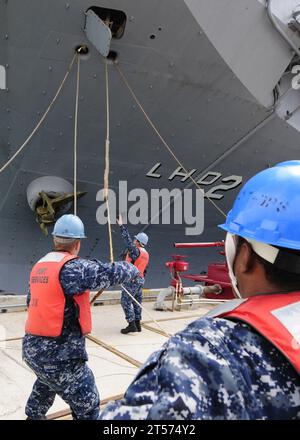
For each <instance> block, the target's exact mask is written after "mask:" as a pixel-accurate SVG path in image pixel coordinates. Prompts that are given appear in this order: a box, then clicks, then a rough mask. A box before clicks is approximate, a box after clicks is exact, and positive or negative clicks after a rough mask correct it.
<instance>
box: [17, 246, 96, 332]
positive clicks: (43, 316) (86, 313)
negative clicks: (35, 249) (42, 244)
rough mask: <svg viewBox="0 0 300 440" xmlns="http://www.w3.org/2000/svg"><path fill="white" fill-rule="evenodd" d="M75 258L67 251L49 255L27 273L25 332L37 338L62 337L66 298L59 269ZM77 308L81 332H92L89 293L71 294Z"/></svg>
mask: <svg viewBox="0 0 300 440" xmlns="http://www.w3.org/2000/svg"><path fill="white" fill-rule="evenodd" d="M75 258H78V257H75V256H74V255H71V254H69V253H67V252H50V253H49V254H47V255H46V256H45V257H44V258H42V259H41V260H39V261H38V262H37V263H36V264H35V265H34V267H33V268H32V271H31V274H30V304H29V308H28V318H27V322H26V327H25V331H26V333H28V334H31V335H36V336H47V337H58V336H60V335H61V332H62V328H63V323H64V312H65V303H66V298H65V294H64V291H63V288H62V286H61V284H60V280H59V274H60V271H61V269H62V267H63V266H64V265H65V264H66V263H67V262H68V261H70V260H73V259H75ZM73 298H74V301H75V302H76V304H77V306H78V308H79V318H78V321H79V324H80V328H81V332H82V334H83V335H86V334H88V333H90V332H91V330H92V319H91V307H90V292H89V291H86V292H84V293H83V294H80V295H74V297H73Z"/></svg>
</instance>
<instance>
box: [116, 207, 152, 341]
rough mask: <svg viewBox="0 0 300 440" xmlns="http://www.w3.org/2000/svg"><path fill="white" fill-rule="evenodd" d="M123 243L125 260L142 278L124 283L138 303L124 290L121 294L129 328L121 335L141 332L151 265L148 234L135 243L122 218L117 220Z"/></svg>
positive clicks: (142, 234) (139, 237)
mask: <svg viewBox="0 0 300 440" xmlns="http://www.w3.org/2000/svg"><path fill="white" fill-rule="evenodd" d="M117 222H118V224H119V226H120V230H121V236H122V238H123V241H124V243H125V245H126V251H125V255H124V258H126V260H127V261H130V262H132V263H133V264H134V265H135V266H136V267H137V268H138V269H139V272H140V276H139V277H137V278H136V279H135V280H133V281H129V282H128V283H124V284H123V285H124V287H125V289H126V290H127V291H128V292H129V293H130V294H131V295H132V296H133V297H134V299H135V300H136V301H137V303H138V304H137V303H136V302H135V301H134V300H133V299H132V298H131V297H130V296H129V295H128V293H127V292H126V290H125V289H124V288H123V289H122V293H121V306H122V308H123V311H124V314H125V319H126V321H127V322H128V326H127V327H126V328H124V329H122V330H121V333H123V334H127V333H134V332H141V331H142V328H141V319H142V309H141V307H140V306H139V304H142V295H143V291H142V289H143V286H144V284H145V273H146V270H147V266H148V263H149V254H148V252H147V251H146V249H145V246H146V245H147V244H148V236H147V234H145V233H143V232H141V233H139V234H137V235H136V236H135V240H134V241H133V240H132V239H131V237H130V235H129V232H128V229H127V228H126V226H125V225H124V224H123V220H122V216H121V215H120V216H119V219H118V220H117Z"/></svg>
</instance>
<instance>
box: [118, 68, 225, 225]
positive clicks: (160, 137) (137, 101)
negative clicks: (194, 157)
mask: <svg viewBox="0 0 300 440" xmlns="http://www.w3.org/2000/svg"><path fill="white" fill-rule="evenodd" d="M114 65H115V67H116V69H117V71H118V72H119V74H120V76H121V78H122V80H123V82H124V84H125V85H126V87H127V88H128V90H129V92H130V94H131V95H132V97H133V99H134V100H135V102H136V104H137V105H138V107H139V108H140V110H141V111H142V113H143V115H144V116H145V118H146V120H147V121H148V122H149V124H150V126H151V127H152V129H153V130H154V132H155V133H156V135H157V136H158V138H159V139H160V140H161V142H162V144H163V145H164V146H165V147H166V149H167V150H168V151H169V153H170V154H171V156H172V157H173V158H174V159H175V161H176V162H177V163H178V165H179V166H180V167H181V168H182V169H183V170H184V172H185V173H186V174H189V173H188V171H187V169H186V168H185V166H184V165H183V164H182V162H181V161H180V160H179V159H178V157H177V156H176V154H175V153H174V151H173V149H172V148H171V147H170V145H169V144H168V143H167V141H166V140H165V139H164V138H163V136H162V135H161V134H160V132H159V130H158V129H157V127H156V126H155V124H154V123H153V121H152V119H151V118H150V116H149V115H148V113H147V112H146V110H145V109H144V107H143V105H142V104H141V102H140V100H139V99H138V97H137V96H136V94H135V92H134V91H133V89H132V87H131V86H130V84H129V82H128V80H127V78H126V76H125V75H124V73H123V72H122V70H121V68H120V66H119V65H118V64H117V63H114ZM189 178H190V179H191V180H192V182H193V183H194V184H195V185H196V187H197V188H198V189H199V190H200V191H201V192H202V193H203V194H204V190H203V188H201V187H200V185H199V184H198V183H197V181H196V180H195V179H194V178H193V176H189ZM206 198H207V199H208V200H209V201H210V203H211V204H212V205H213V206H214V207H215V208H216V209H217V210H218V211H219V212H220V213H221V214H222V215H223V216H224V217H226V214H225V212H224V211H223V210H222V209H221V208H220V207H219V206H218V205H217V204H216V203H215V202H214V201H213V200H212V199H211V198H210V197H209V196H207V195H206Z"/></svg>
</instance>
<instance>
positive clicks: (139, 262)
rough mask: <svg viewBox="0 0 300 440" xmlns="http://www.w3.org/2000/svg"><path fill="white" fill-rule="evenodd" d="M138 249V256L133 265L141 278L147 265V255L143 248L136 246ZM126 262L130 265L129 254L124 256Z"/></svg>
mask: <svg viewBox="0 0 300 440" xmlns="http://www.w3.org/2000/svg"><path fill="white" fill-rule="evenodd" d="M138 248H139V251H140V255H139V256H138V257H137V259H136V260H135V262H134V263H133V264H134V265H135V266H136V267H137V268H138V270H139V272H140V275H141V277H144V274H145V270H146V268H147V266H148V264H149V254H148V252H147V251H146V249H144V248H143V247H141V246H138ZM126 261H128V262H129V263H132V258H130V256H129V254H127V255H126Z"/></svg>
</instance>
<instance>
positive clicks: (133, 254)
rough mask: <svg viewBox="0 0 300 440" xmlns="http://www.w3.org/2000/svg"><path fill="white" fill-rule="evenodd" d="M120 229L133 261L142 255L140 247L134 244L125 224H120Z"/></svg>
mask: <svg viewBox="0 0 300 440" xmlns="http://www.w3.org/2000/svg"><path fill="white" fill-rule="evenodd" d="M120 230H121V236H122V238H123V240H124V243H125V245H126V247H127V249H128V252H129V255H130V258H131V259H132V260H133V261H135V260H136V259H137V258H138V257H139V255H140V251H139V248H138V247H137V246H135V245H134V244H133V241H132V238H131V237H130V234H129V232H128V229H127V228H126V226H125V225H120Z"/></svg>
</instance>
